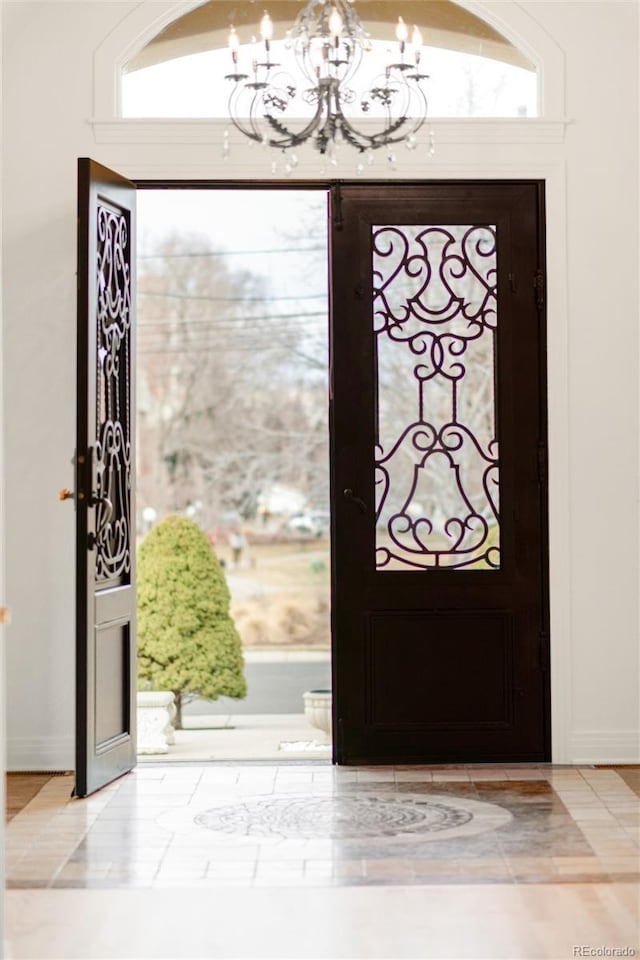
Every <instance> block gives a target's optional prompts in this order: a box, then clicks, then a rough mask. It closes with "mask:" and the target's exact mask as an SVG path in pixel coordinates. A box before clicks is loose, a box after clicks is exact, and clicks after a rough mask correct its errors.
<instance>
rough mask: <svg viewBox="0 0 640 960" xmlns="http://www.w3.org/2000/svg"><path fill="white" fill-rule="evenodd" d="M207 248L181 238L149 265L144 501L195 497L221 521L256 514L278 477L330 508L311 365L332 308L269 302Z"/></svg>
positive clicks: (161, 248)
mask: <svg viewBox="0 0 640 960" xmlns="http://www.w3.org/2000/svg"><path fill="white" fill-rule="evenodd" d="M209 245H210V241H209V240H208V239H207V238H204V237H198V236H195V235H185V234H173V235H171V236H168V237H166V238H165V239H164V240H163V241H162V242H161V243H160V244H159V245H158V248H157V251H156V253H155V254H154V255H153V256H152V257H150V258H148V259H142V261H141V264H140V279H139V294H140V296H139V302H140V307H139V329H140V337H139V366H138V369H139V384H140V386H139V391H138V395H139V421H138V422H139V430H140V437H139V440H140V443H139V449H140V452H141V455H140V458H139V459H140V477H139V503H140V506H141V507H142V508H144V506H145V505H149V506H152V507H153V508H154V509H155V510H156V511H157V512H158V514H160V515H162V514H165V513H167V512H169V511H175V510H184V509H185V508H186V507H187V506H189V505H192V506H193V505H194V504H198V505H200V506H199V510H200V516H199V519H200V520H201V522H203V524H204V525H206V526H217V525H218V524H219V523H220V522H221V520H222V519H223V518H224V517H225V516H229V515H232V514H235V515H240V516H241V517H243V518H245V519H247V518H250V517H252V516H254V515H255V511H256V506H257V502H258V498H259V496H260V494H261V493H263V492H264V491H265V490H268V489H269V487H271V486H272V485H273V484H275V483H285V484H288V485H291V486H293V487H295V488H296V489H298V490H300V491H301V492H302V493H303V494H304V495H305V496H306V497H307V499H308V500H309V502H310V503H315V504H318V505H323V504H325V503H327V502H328V452H327V435H326V433H327V432H326V423H325V418H326V402H325V388H324V385H323V381H322V378H319V377H318V375H317V373H315V372H314V371H315V370H316V365H317V363H318V358H317V355H316V351H317V344H318V341H319V338H320V332H321V331H322V325H323V323H325V324H326V313H325V310H326V308H323V309H320V310H318V309H317V307H316V309H315V310H314V311H311V310H309V309H308V308H307V309H306V310H302V309H301V307H300V303H298V302H296V301H294V302H293V303H290V302H288V301H284V302H281V301H278V300H274V299H272V298H271V296H270V292H269V290H267V289H265V283H264V281H263V280H262V279H261V278H259V277H256V276H255V275H253V274H250V273H247V272H246V271H232V270H230V269H229V268H228V267H226V265H225V261H224V259H223V258H221V257H215V256H212V255H206V254H207V247H208V246H209ZM199 253H201V254H202V255H198V254H199ZM304 313H307V314H309V315H308V316H304V315H303V314H304ZM323 314H324V315H323ZM309 324H311V326H309ZM325 350H326V348H325ZM325 368H326V362H325Z"/></svg>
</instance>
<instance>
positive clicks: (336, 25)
mask: <svg viewBox="0 0 640 960" xmlns="http://www.w3.org/2000/svg"><path fill="white" fill-rule="evenodd" d="M329 31H330V33H331V36H332V37H339V36H340V34H341V33H342V17H341V16H340V14H339V13H338V11H337V10H336V8H335V7H332V8H331V13H330V14H329Z"/></svg>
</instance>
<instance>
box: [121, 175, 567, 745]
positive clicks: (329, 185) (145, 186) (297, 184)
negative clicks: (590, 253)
mask: <svg viewBox="0 0 640 960" xmlns="http://www.w3.org/2000/svg"><path fill="white" fill-rule="evenodd" d="M130 179H131V181H132V183H134V184H135V186H136V189H137V190H243V191H251V190H280V191H291V190H294V191H299V190H317V191H326V192H327V194H328V209H327V231H328V245H329V263H328V269H329V270H330V266H331V251H330V243H331V217H332V215H333V214H334V212H335V216H336V217H337V218H340V217H341V207H340V187H341V186H342V185H343V184H345V183H349V184H350V185H351V186H358V185H362V186H363V187H365V188H367V187H368V188H371V186H372V185H374V186H375V184H376V182H378V183H380V184H381V185H388V184H389V183H390V182H391V183H393V184H394V185H395V186H397V187H401V186H402V185H407V186H411V187H413V188H415V187H416V186H419V185H420V184H422V183H429V184H434V185H436V186H443V187H446V186H447V184H456V185H458V186H461V185H464V184H472V183H473V184H476V185H490V184H501V183H513V182H527V183H535V184H536V185H537V187H538V224H539V231H538V264H539V267H540V268H541V269H542V271H543V277H544V280H543V287H542V289H541V291H540V292H539V293H538V296H541V297H542V298H543V308H542V309H541V310H539V313H538V316H539V323H540V325H541V326H540V330H541V333H542V340H541V343H542V344H543V347H544V349H542V350H541V353H540V356H541V362H540V364H539V369H538V377H539V388H540V393H539V396H540V403H541V404H542V405H543V410H542V411H541V423H543V424H544V426H545V437H544V439H545V441H546V443H547V449H548V438H549V432H550V431H549V411H550V404H549V401H548V371H547V364H546V363H545V362H543V359H542V358H544V357H545V356H546V355H547V354H546V348H547V346H548V344H547V305H546V264H547V239H548V228H547V219H546V203H545V201H546V186H547V178H545V177H540V176H535V177H523V176H512V177H509V176H505V177H501V178H497V177H495V176H491V177H486V178H483V177H464V178H463V177H460V178H452V179H449V180H447V179H443V178H439V177H434V178H421V179H406V180H395V179H394V180H392V181H389V180H380V181H375V180H372V179H369V178H367V179H362V180H354V179H346V178H345V179H333V180H331V179H327V180H324V179H323V180H319V179H314V180H295V181H290V180H274V179H271V180H261V179H252V180H242V179H209V178H207V179H201V178H194V179H191V178H180V179H173V178H157V179H156V178H152V179H151V178H137V177H131V178H130ZM338 229H339V227H338ZM331 335H332V316H331V276H330V277H329V351H331V342H332V341H331ZM329 364H331V352H329ZM331 392H332V387H331V367H329V396H330V397H331ZM329 421H330V422H329V430H330V437H329V442H330V447H331V445H332V436H331V431H332V424H331V417H330V416H329ZM543 472H544V477H543V482H542V483H541V494H540V496H541V517H542V523H543V530H542V537H541V539H542V544H543V551H542V552H543V558H544V560H546V568H545V569H544V570H543V576H542V581H543V592H544V596H543V599H542V601H541V603H542V611H541V613H542V618H543V621H544V625H545V631H546V637H545V640H544V641H543V643H544V645H545V651H546V655H545V660H546V663H545V675H544V707H543V709H544V724H545V729H544V744H545V759H546V760H548V761H550V760H551V758H552V739H553V738H552V734H553V732H554V731H555V724H554V718H553V711H552V702H551V659H552V656H551V655H552V639H551V638H552V631H551V608H550V563H551V554H550V537H549V530H550V514H549V482H548V470H547V463H546V459H545V462H544V465H543ZM330 490H331V493H330V497H331V506H333V503H334V498H335V484H334V472H333V459H332V460H331V462H330ZM331 513H332V517H331V530H332V536H331V558H332V560H331V597H332V612H331V671H332V684H333V688H334V689H335V679H336V678H335V670H336V664H337V659H338V658H337V656H336V631H335V629H334V621H333V595H334V588H335V562H334V544H335V537H334V535H333V534H334V530H333V524H334V511H333V509H332V511H331ZM545 521H546V522H545ZM333 711H334V716H333V725H332V731H333V732H332V756H333V761H334V762H338V757H339V744H338V737H339V725H338V722H337V715H336V703H335V700H334V703H333Z"/></svg>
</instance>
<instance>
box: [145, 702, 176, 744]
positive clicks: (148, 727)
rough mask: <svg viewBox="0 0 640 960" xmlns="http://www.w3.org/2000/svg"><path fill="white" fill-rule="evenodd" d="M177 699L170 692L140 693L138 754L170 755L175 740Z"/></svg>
mask: <svg viewBox="0 0 640 960" xmlns="http://www.w3.org/2000/svg"><path fill="white" fill-rule="evenodd" d="M174 701H175V697H174V695H173V693H171V692H170V691H164V690H162V691H160V690H141V691H139V692H138V753H139V754H154V753H168V752H169V747H170V746H171V745H173V744H174V743H175V742H176V740H175V730H174V727H173V721H174V719H175V716H176V705H175V702H174Z"/></svg>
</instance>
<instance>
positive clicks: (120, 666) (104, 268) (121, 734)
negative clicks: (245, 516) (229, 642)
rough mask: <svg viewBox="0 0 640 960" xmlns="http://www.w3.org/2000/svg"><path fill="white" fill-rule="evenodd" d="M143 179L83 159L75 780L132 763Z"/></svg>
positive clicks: (95, 785)
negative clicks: (138, 229) (138, 199)
mask: <svg viewBox="0 0 640 960" xmlns="http://www.w3.org/2000/svg"><path fill="white" fill-rule="evenodd" d="M134 228H135V186H134V185H133V184H132V183H130V182H129V181H128V180H125V179H124V178H123V177H121V176H119V175H118V174H117V173H113V172H112V171H111V170H108V169H106V168H105V167H102V166H100V164H97V163H95V162H94V161H92V160H87V159H81V160H79V161H78V400H77V403H78V412H77V442H76V507H77V509H76V591H77V610H76V788H75V792H76V794H77V795H78V796H80V797H84V796H86V795H87V794H89V793H92V792H93V791H94V790H98V789H99V788H100V787H102V786H104V784H106V783H109V782H110V781H111V780H113V779H114V778H115V777H118V776H120V775H121V774H122V773H125V772H126V771H128V770H131V768H132V767H133V766H134V765H135V762H136V741H135V715H136V714H135V695H136V694H135V689H136V642H135V509H134V500H133V476H134V471H135V459H134V437H135V419H134V410H135V405H134V373H135V364H134V346H135V337H134V308H135V298H134V282H135V232H134Z"/></svg>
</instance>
